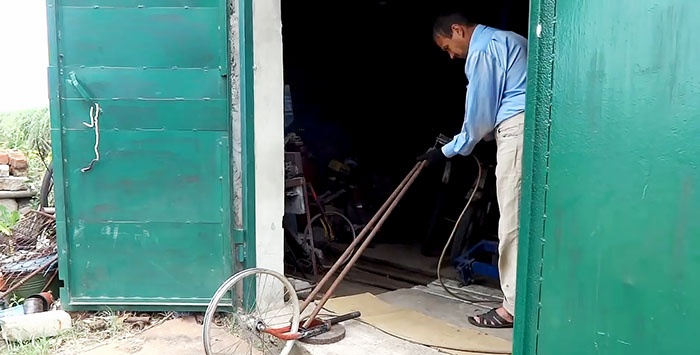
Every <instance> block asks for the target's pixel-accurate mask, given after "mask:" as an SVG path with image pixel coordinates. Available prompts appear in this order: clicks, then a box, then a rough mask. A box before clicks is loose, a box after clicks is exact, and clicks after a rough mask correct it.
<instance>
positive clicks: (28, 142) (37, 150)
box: [0, 108, 51, 191]
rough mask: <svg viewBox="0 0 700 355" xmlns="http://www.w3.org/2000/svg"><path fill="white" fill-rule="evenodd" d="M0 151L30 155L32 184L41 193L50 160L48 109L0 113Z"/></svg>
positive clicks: (28, 157)
mask: <svg viewBox="0 0 700 355" xmlns="http://www.w3.org/2000/svg"><path fill="white" fill-rule="evenodd" d="M0 148H3V149H18V150H21V151H22V152H24V154H26V155H27V159H28V160H29V179H30V184H31V187H32V188H33V189H34V190H35V191H38V190H39V185H40V184H41V178H42V177H43V175H44V172H45V171H46V167H47V164H48V163H49V162H50V160H51V120H50V115H49V110H48V108H39V109H31V110H24V111H16V112H6V113H0Z"/></svg>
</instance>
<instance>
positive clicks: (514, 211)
mask: <svg viewBox="0 0 700 355" xmlns="http://www.w3.org/2000/svg"><path fill="white" fill-rule="evenodd" d="M433 39H434V41H435V43H436V44H437V45H438V46H439V47H440V48H442V49H443V50H444V51H445V52H447V53H448V54H449V55H450V58H452V59H455V58H457V59H466V64H465V73H466V75H467V80H468V82H469V84H468V86H467V97H466V104H465V113H464V123H463V125H462V130H461V132H460V133H459V134H457V135H456V136H454V139H453V140H452V141H450V142H449V143H447V144H446V145H444V146H443V147H442V148H441V149H433V150H430V151H428V152H427V153H426V154H423V155H421V156H420V157H418V160H428V162H429V163H434V162H436V161H439V160H445V159H448V158H451V157H453V156H456V155H457V154H460V155H464V156H466V155H469V154H471V152H472V150H473V149H474V146H475V145H476V144H477V143H478V142H479V141H481V140H482V139H484V138H487V136H491V134H493V135H495V139H496V146H497V153H496V161H497V164H496V196H497V200H498V206H499V210H500V219H499V222H498V239H499V246H498V253H499V261H498V270H499V274H500V279H501V289H502V290H503V294H504V296H505V297H504V300H503V305H502V306H501V307H498V308H495V309H492V310H491V311H489V312H487V313H484V314H481V315H478V316H475V317H469V322H470V323H472V324H473V325H475V326H479V327H487V328H505V327H512V326H513V315H514V314H515V282H516V267H517V261H518V260H517V259H518V232H519V222H520V221H519V213H520V208H519V205H520V181H521V175H522V169H521V159H522V150H523V137H522V135H523V125H524V117H525V113H524V112H525V87H526V78H527V40H526V39H525V38H524V37H522V36H520V35H518V34H516V33H513V32H508V31H501V30H497V29H494V28H491V27H487V26H483V25H477V24H473V23H470V22H469V21H467V19H466V18H464V17H463V16H461V15H458V14H452V15H448V16H443V17H439V18H438V19H437V20H436V21H435V25H434V27H433ZM489 138H490V137H489Z"/></svg>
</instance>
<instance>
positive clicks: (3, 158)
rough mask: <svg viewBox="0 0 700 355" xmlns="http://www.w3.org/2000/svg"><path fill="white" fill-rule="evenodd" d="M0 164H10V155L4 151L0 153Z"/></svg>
mask: <svg viewBox="0 0 700 355" xmlns="http://www.w3.org/2000/svg"><path fill="white" fill-rule="evenodd" d="M0 164H3V165H9V164H10V155H9V154H8V153H7V152H6V151H1V152H0Z"/></svg>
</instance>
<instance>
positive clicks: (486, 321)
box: [468, 308, 513, 328]
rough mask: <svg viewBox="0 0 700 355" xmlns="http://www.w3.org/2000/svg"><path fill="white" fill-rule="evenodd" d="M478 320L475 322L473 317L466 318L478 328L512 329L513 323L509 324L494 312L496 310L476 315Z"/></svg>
mask: <svg viewBox="0 0 700 355" xmlns="http://www.w3.org/2000/svg"><path fill="white" fill-rule="evenodd" d="M478 317H479V320H478V321H477V320H476V318H474V317H468V318H469V323H471V324H472V325H474V326H477V327H480V328H512V327H513V322H509V321H507V320H505V319H503V317H501V316H500V315H498V313H497V312H496V309H495V308H494V309H492V310H490V311H488V312H486V313H484V314H480V315H478Z"/></svg>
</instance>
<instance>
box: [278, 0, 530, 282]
mask: <svg viewBox="0 0 700 355" xmlns="http://www.w3.org/2000/svg"><path fill="white" fill-rule="evenodd" d="M454 11H457V12H461V13H463V14H464V15H466V16H467V17H468V18H469V19H470V20H471V21H472V22H475V23H479V24H483V25H488V26H492V27H496V28H500V29H505V30H511V31H514V32H517V33H519V34H521V35H523V36H527V30H528V20H529V18H528V13H529V2H528V1H527V0H500V1H493V2H485V1H430V2H405V1H352V2H349V1H347V2H332V3H331V2H321V1H289V0H286V1H285V0H283V1H282V35H283V51H284V81H285V86H286V89H287V90H288V91H286V95H287V96H286V97H285V99H286V101H287V102H286V104H287V103H291V105H290V107H287V112H285V134H286V138H285V139H286V144H285V151H286V152H287V153H291V152H297V153H298V156H299V157H300V158H301V161H302V163H301V164H302V170H303V171H300V172H298V173H299V174H301V175H303V176H304V178H305V179H306V183H307V184H309V185H310V186H311V187H312V189H313V191H307V196H310V197H309V201H308V203H309V205H310V212H309V213H310V216H314V215H315V214H317V213H318V212H319V211H320V210H319V209H318V206H317V205H316V204H315V201H314V200H315V199H314V198H313V193H314V192H315V193H316V195H317V196H318V195H321V196H328V195H332V194H333V192H338V191H346V193H340V194H339V195H338V197H336V198H335V199H332V200H330V201H328V202H324V203H323V204H324V207H325V209H326V210H335V211H337V212H339V213H342V214H343V215H345V216H346V217H347V218H348V219H350V220H351V221H352V223H353V224H354V225H355V226H356V227H357V230H356V233H360V231H361V228H362V226H363V225H364V224H366V223H367V222H368V221H369V219H370V218H371V217H372V216H373V215H374V213H375V212H376V211H377V209H379V207H380V206H381V205H382V203H384V201H385V200H386V199H387V197H388V196H389V195H390V194H391V193H392V191H394V189H395V188H396V187H397V186H398V184H399V183H400V182H401V180H402V179H403V178H404V177H405V176H406V174H407V173H408V172H409V170H410V169H411V168H412V167H413V166H414V164H415V163H416V157H417V156H418V155H420V154H422V153H423V152H425V151H426V150H427V149H428V148H429V147H432V146H433V145H434V144H435V142H436V137H437V136H438V135H440V134H443V135H445V136H447V137H449V138H451V137H452V136H453V135H455V134H457V133H459V129H460V127H461V125H462V121H463V114H464V99H465V92H466V85H467V80H466V78H465V75H464V69H463V68H464V60H451V59H450V58H449V56H448V55H447V53H445V52H443V51H442V50H441V49H440V48H438V47H437V46H436V45H435V44H434V42H433V41H432V26H433V22H434V19H435V17H436V16H438V15H440V14H445V13H449V12H454ZM473 155H474V156H476V157H477V158H478V159H479V161H480V162H481V163H482V167H483V170H482V172H483V174H482V175H485V176H487V179H486V182H485V185H484V188H483V192H481V193H480V194H478V195H476V197H475V199H476V200H475V202H473V203H472V205H473V208H472V209H473V210H474V211H475V212H474V213H472V214H470V213H465V217H464V218H463V219H462V221H461V222H462V224H461V225H460V227H459V228H457V232H456V233H455V237H454V240H453V244H456V243H459V246H458V248H457V247H455V248H454V250H453V247H452V246H450V247H448V250H449V251H448V252H447V254H446V256H445V261H444V262H443V267H444V268H446V269H452V267H451V266H450V259H453V258H454V257H456V256H458V255H459V254H460V253H463V252H464V251H465V250H466V249H467V247H468V246H473V245H474V244H475V243H477V242H478V241H479V240H482V239H486V240H494V241H496V240H497V237H496V231H497V230H496V228H497V224H496V223H497V217H498V211H497V205H496V200H495V190H494V189H495V188H494V185H493V180H494V178H493V169H492V167H493V165H494V164H495V143H494V142H493V141H490V142H489V141H482V142H481V143H479V144H478V145H477V147H476V149H475V151H474V153H473ZM477 172H478V169H477V165H476V161H475V160H474V159H473V158H472V157H471V156H470V157H457V158H454V159H452V160H451V162H450V167H449V174H448V179H447V180H445V179H444V178H443V176H444V175H445V166H444V165H443V166H430V167H428V168H427V169H425V170H424V171H423V172H422V173H421V175H420V176H419V177H418V178H417V179H416V181H415V183H414V184H413V185H412V186H411V188H410V189H409V190H408V192H407V193H406V195H405V196H404V198H403V199H402V200H401V202H400V203H399V204H398V206H397V208H396V209H395V210H394V211H393V213H392V214H391V215H390V217H389V218H388V219H387V220H386V222H385V223H384V225H383V226H382V228H381V229H380V230H379V232H378V233H377V235H376V236H375V238H374V239H373V242H372V244H371V246H370V248H368V249H367V250H366V251H365V253H364V254H363V258H362V259H361V260H363V261H367V260H368V258H366V257H364V256H368V257H369V259H372V260H373V262H375V263H380V264H382V267H383V268H384V269H385V270H384V273H385V274H386V275H383V276H385V277H387V276H388V277H390V278H392V277H393V278H395V279H397V280H400V281H401V282H409V283H421V282H425V281H428V280H434V279H435V267H436V266H437V260H438V257H439V256H440V253H441V252H442V251H443V248H444V247H445V243H446V242H447V239H448V237H449V236H450V233H451V232H452V230H453V228H454V227H455V222H456V220H457V218H458V217H459V215H460V213H461V212H462V209H463V208H464V205H465V203H466V201H467V198H468V197H469V195H470V194H471V188H472V185H473V184H474V181H475V179H476V177H477ZM288 173H289V172H288ZM288 177H289V176H288ZM299 191H300V190H299ZM324 193H325V194H324ZM288 195H289V193H288ZM477 210H478V211H479V212H477ZM468 215H469V216H473V217H468ZM477 216H478V218H477ZM469 219H471V222H469V221H468V220H469ZM285 221H286V223H285V224H286V225H285V228H286V229H287V238H286V240H287V244H290V245H287V246H286V247H287V252H286V253H285V261H286V265H287V266H288V272H289V273H290V274H294V275H296V276H305V277H306V278H307V279H310V278H311V276H310V274H311V271H312V269H310V267H311V265H310V264H309V263H308V262H307V263H303V262H302V263H299V262H298V260H301V259H307V260H308V259H310V258H306V257H305V256H304V255H303V254H304V252H303V250H301V249H300V248H299V247H298V246H297V245H294V244H295V243H294V242H293V239H294V236H297V237H298V235H300V234H304V233H303V232H304V226H305V225H306V223H307V222H308V219H307V217H306V216H305V215H304V214H301V213H294V212H290V211H287V215H286V216H285ZM328 221H330V223H332V225H335V221H336V220H335V219H333V218H329V219H328ZM475 221H478V223H477V222H475ZM315 223H318V222H315ZM469 223H471V224H469ZM314 226H316V225H314ZM317 229H318V228H312V230H313V232H312V234H313V235H314V244H315V246H316V247H317V248H319V249H324V250H325V252H324V255H323V257H324V258H328V260H326V261H324V262H323V264H325V265H331V264H332V263H333V260H332V259H330V254H333V251H335V252H337V251H338V250H340V251H342V250H343V248H344V246H345V245H347V243H348V242H349V241H350V240H351V235H350V234H349V233H348V232H347V228H345V229H344V228H342V226H338V228H334V232H335V234H336V242H337V243H331V244H332V245H330V244H329V245H325V244H324V242H326V241H327V238H325V237H324V230H323V229H322V228H321V229H320V231H318V230H317ZM325 233H326V235H327V231H326V232H325ZM318 234H320V235H318ZM299 240H301V239H297V241H299ZM300 254H302V255H301V256H300ZM326 254H329V255H326ZM292 255H294V256H292ZM307 256H308V255H307ZM489 257H490V256H487V258H489ZM293 259H294V260H293ZM358 265H359V264H358ZM414 268H415V269H414ZM401 269H406V270H413V271H414V272H415V271H417V269H420V272H421V273H422V276H424V277H422V278H418V279H416V277H406V276H405V275H401ZM387 270H389V271H391V272H389V271H387ZM374 272H375V273H376V272H377V271H376V268H375V269H374ZM379 273H380V274H381V273H382V272H379ZM454 276H456V275H455V274H453V275H452V277H454ZM374 286H379V287H382V285H374ZM386 288H389V287H386Z"/></svg>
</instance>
